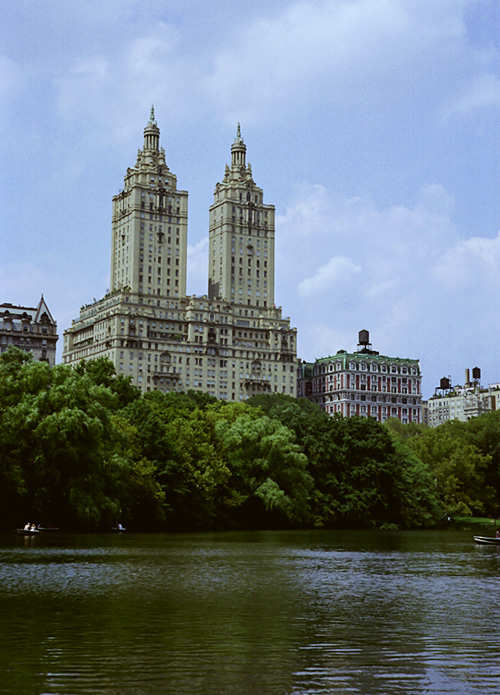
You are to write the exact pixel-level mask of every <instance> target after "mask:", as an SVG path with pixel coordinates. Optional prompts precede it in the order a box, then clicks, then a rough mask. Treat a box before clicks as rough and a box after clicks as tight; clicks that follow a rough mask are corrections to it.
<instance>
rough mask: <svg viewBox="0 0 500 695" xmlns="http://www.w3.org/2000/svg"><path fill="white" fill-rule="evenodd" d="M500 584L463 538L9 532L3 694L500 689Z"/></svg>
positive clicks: (3, 562) (487, 558)
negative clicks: (31, 534)
mask: <svg viewBox="0 0 500 695" xmlns="http://www.w3.org/2000/svg"><path fill="white" fill-rule="evenodd" d="M499 573H500V548H497V547H495V546H492V547H488V546H475V545H474V544H473V543H472V538H471V535H470V534H468V533H459V532H446V533H437V532H426V533H389V534H382V533H370V534H361V533H356V532H319V531H317V532H279V533H274V532H268V533H247V534H244V533H228V534H192V535H179V536H171V535H143V536H135V535H127V534H125V535H120V536H118V535H117V536H112V535H110V536H56V535H54V536H51V535H46V536H37V537H34V538H28V539H24V538H23V537H20V536H14V535H10V536H3V537H1V538H0V673H1V674H2V676H1V679H0V693H1V694H7V693H9V694H12V695H18V694H19V695H25V694H26V695H28V694H29V695H33V694H38V695H42V694H47V695H49V694H50V695H56V694H57V695H97V694H99V695H132V694H134V695H143V694H144V695H150V694H151V695H153V694H155V695H157V694H160V695H162V694H166V695H169V694H172V695H173V694H174V693H175V695H192V694H196V693H199V694H203V695H212V693H214V694H215V693H217V695H225V694H226V693H227V694H228V695H229V694H231V695H253V694H255V695H257V694H258V695H292V694H293V695H299V694H300V695H319V694H320V693H333V692H334V693H336V694H339V695H344V694H348V693H349V694H356V695H379V694H380V695H382V694H384V695H387V694H389V695H393V694H397V693H406V694H408V695H417V694H418V693H439V694H442V693H454V694H455V695H457V694H461V693H463V694H464V695H465V694H467V695H475V694H476V693H477V694H478V695H479V693H481V695H483V694H488V693H491V694H493V693H498V692H500V659H499V658H498V656H497V652H498V647H497V645H498V644H499V637H500V620H499V618H500V611H499V609H498V607H497V602H496V600H495V599H496V589H497V586H498V577H499Z"/></svg>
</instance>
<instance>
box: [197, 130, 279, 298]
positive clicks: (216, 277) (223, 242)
mask: <svg viewBox="0 0 500 695" xmlns="http://www.w3.org/2000/svg"><path fill="white" fill-rule="evenodd" d="M245 158H246V145H245V143H244V141H243V138H242V137H241V131H240V126H239V124H238V130H237V133H236V138H235V140H234V142H233V145H232V147H231V167H228V166H226V171H225V175H224V178H223V180H222V183H218V184H217V185H216V187H215V193H214V203H213V205H212V206H211V207H210V227H209V261H208V263H209V268H208V296H209V297H210V298H211V299H223V300H224V301H226V302H232V303H234V304H237V305H244V306H251V307H261V308H267V307H270V308H272V307H273V305H274V205H264V203H263V196H262V189H261V188H259V187H258V186H257V185H256V184H255V181H254V180H253V177H252V169H251V166H250V164H248V165H247V164H246V162H245Z"/></svg>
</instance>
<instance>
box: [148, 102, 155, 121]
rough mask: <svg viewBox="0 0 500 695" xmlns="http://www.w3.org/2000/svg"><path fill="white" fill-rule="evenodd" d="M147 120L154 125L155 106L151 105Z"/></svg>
mask: <svg viewBox="0 0 500 695" xmlns="http://www.w3.org/2000/svg"><path fill="white" fill-rule="evenodd" d="M149 122H150V123H152V124H153V125H156V121H155V107H154V106H151V115H150V117H149Z"/></svg>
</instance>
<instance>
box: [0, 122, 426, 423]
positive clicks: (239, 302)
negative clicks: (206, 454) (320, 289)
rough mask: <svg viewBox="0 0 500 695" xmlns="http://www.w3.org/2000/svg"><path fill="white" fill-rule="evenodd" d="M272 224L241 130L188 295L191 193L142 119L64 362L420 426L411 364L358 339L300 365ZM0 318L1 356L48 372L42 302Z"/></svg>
mask: <svg viewBox="0 0 500 695" xmlns="http://www.w3.org/2000/svg"><path fill="white" fill-rule="evenodd" d="M274 212H275V211H274V206H273V205H268V204H265V203H264V197H263V191H262V189H261V188H259V187H258V186H257V185H256V183H255V181H254V179H253V175H252V169H251V167H250V164H247V163H246V145H245V143H244V141H243V138H242V137H241V132H240V127H239V126H238V130H237V133H236V138H235V140H234V142H233V144H232V146H231V164H230V165H229V166H226V168H225V172H224V177H223V179H222V181H221V182H220V183H217V184H216V187H215V191H214V202H213V205H212V206H211V207H210V222H209V260H208V263H209V268H208V292H207V294H206V295H203V296H194V295H193V296H188V295H187V248H188V244H187V241H188V193H187V191H185V190H182V189H180V188H178V185H177V177H176V175H175V174H174V173H173V172H172V171H171V170H170V168H169V167H168V165H167V163H166V159H165V151H164V149H163V147H160V130H159V128H158V125H157V123H156V120H155V117H154V111H153V110H151V116H150V119H149V121H148V123H147V124H146V127H145V129H144V144H143V147H142V149H139V151H138V154H137V159H136V162H135V164H134V166H133V167H129V168H128V169H127V172H126V174H125V178H124V185H123V189H122V190H121V191H120V193H118V195H116V196H114V198H113V213H112V231H111V272H110V291H109V293H108V294H107V295H106V296H105V297H103V298H102V299H100V300H98V301H94V302H93V303H92V304H88V305H86V306H83V307H82V308H81V310H80V316H79V317H78V319H75V320H74V321H73V322H72V326H71V328H69V329H67V330H66V331H65V333H64V348H63V361H64V363H66V364H70V365H75V364H77V363H78V362H79V361H80V360H84V359H85V360H91V359H95V358H97V357H107V358H109V359H110V360H111V361H112V362H113V364H114V365H115V369H116V372H117V374H122V375H124V376H129V377H131V381H132V383H133V384H135V385H136V386H137V387H138V388H139V389H140V390H141V391H142V392H147V391H152V390H155V389H159V390H161V391H164V392H168V391H187V390H190V389H192V390H195V391H202V392H206V393H209V394H211V395H213V396H215V397H217V398H220V399H224V400H244V399H246V398H248V397H250V396H252V395H256V394H259V393H282V394H288V395H290V396H295V395H299V396H304V397H306V398H309V399H310V400H312V401H314V402H316V403H318V404H319V405H320V406H321V407H322V408H323V409H324V410H325V411H326V412H327V413H329V414H330V415H335V414H340V415H343V416H344V417H351V416H353V415H360V416H364V417H370V418H373V419H375V420H378V421H380V422H383V421H384V420H386V419H388V418H390V417H397V418H399V419H400V420H401V421H402V422H421V420H422V416H421V374H420V367H419V363H418V360H416V359H401V358H392V357H386V356H382V355H379V353H378V352H376V351H374V350H372V347H371V345H370V344H369V336H368V332H367V331H361V332H360V338H359V343H360V344H359V345H358V350H357V351H356V352H352V353H349V352H346V351H345V350H340V351H339V352H337V354H336V355H334V356H333V357H326V358H321V359H318V360H316V361H315V362H314V363H306V362H302V363H299V364H298V363H297V330H296V329H295V328H292V327H291V326H290V319H289V318H283V317H282V312H281V308H276V307H275V304H274V301H275V300H274V235H275V221H274ZM0 309H1V315H0V318H1V319H2V324H1V327H2V332H1V341H2V343H1V345H2V350H4V349H6V347H7V346H8V345H10V344H15V345H18V346H19V347H22V348H23V349H25V350H26V351H32V352H33V353H34V355H35V357H36V358H37V359H46V360H47V361H49V362H50V363H51V364H53V363H54V362H55V344H56V341H57V335H56V332H57V331H56V324H55V322H54V321H53V319H52V317H51V315H50V312H49V311H48V308H47V306H46V304H45V302H44V300H43V298H42V300H41V302H40V304H39V306H38V307H37V308H26V307H14V306H12V305H10V304H5V305H2V306H1V307H0Z"/></svg>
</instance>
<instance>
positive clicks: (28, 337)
mask: <svg viewBox="0 0 500 695" xmlns="http://www.w3.org/2000/svg"><path fill="white" fill-rule="evenodd" d="M57 339H58V335H57V324H56V322H55V321H54V319H53V318H52V315H51V313H50V311H49V308H48V306H47V304H46V302H45V300H44V298H43V295H42V298H41V299H40V301H39V302H38V306H37V307H28V306H15V305H14V304H9V303H7V302H6V303H5V304H0V352H5V350H7V348H8V347H9V345H14V346H15V347H18V348H20V349H21V350H24V352H31V353H32V354H33V357H34V359H35V360H43V361H45V362H48V363H49V364H50V365H54V364H55V361H56V345H57Z"/></svg>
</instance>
